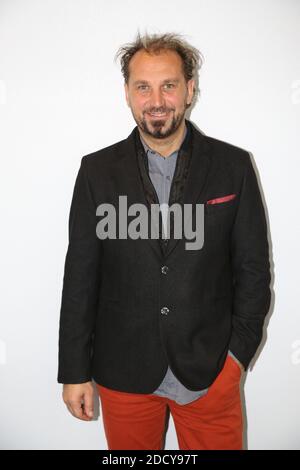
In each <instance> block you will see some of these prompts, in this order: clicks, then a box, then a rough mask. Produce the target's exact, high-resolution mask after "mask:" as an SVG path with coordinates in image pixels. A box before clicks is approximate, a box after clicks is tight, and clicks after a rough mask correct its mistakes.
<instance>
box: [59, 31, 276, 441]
mask: <svg viewBox="0 0 300 470" xmlns="http://www.w3.org/2000/svg"><path fill="white" fill-rule="evenodd" d="M119 53H120V54H121V64H122V72H123V75H124V80H125V85H124V86H125V95H126V101H127V104H128V106H129V107H130V109H131V112H132V115H133V117H134V120H135V122H136V124H137V126H136V127H135V128H134V129H133V131H132V133H131V134H130V135H129V136H128V137H127V138H126V139H124V140H122V141H120V142H117V143H116V144H113V145H111V146H109V147H106V148H104V149H101V150H99V151H97V152H94V153H92V154H89V155H86V156H84V157H83V158H82V160H81V166H80V169H79V172H78V175H77V179H76V183H75V188H74V193H73V198H72V204H71V209H70V218H69V246H68V251H67V255H66V260H65V273H64V283H63V292H62V305H61V318H60V332H59V371H58V382H59V383H63V384H64V386H63V400H64V402H65V403H66V405H67V407H68V409H69V411H70V412H71V413H72V414H73V415H74V416H75V417H77V418H80V419H82V420H90V419H91V417H92V416H93V386H92V379H94V380H95V382H96V386H97V391H98V393H99V397H100V401H101V406H102V415H103V423H104V429H105V434H106V438H107V442H108V447H109V449H148V450H150V449H161V448H162V446H163V437H164V436H163V432H164V427H165V416H166V407H167V406H168V407H169V409H170V412H171V413H172V416H173V419H174V424H175V428H176V432H177V437H178V443H179V448H180V449H242V446H243V442H242V441H243V418H242V407H241V398H240V380H241V377H242V374H243V373H244V372H245V371H246V370H247V368H248V365H249V363H250V361H251V359H252V358H253V356H254V354H255V352H256V350H257V348H258V346H259V344H260V341H261V338H262V331H263V324H264V319H265V316H266V314H267V312H268V309H269V305H270V287H269V284H270V279H271V277H270V265H269V253H268V241H267V226H266V219H265V214H264V209H263V205H262V200H261V196H260V192H259V188H258V184H257V179H256V176H255V173H254V170H253V166H252V163H251V160H250V156H249V154H248V153H247V152H246V151H244V150H242V149H240V148H238V147H235V146H233V145H230V144H228V143H225V142H222V141H220V140H217V139H214V138H212V137H208V136H204V135H202V134H201V133H200V132H199V131H198V130H197V129H196V127H195V126H193V125H192V123H191V122H190V121H189V120H188V119H186V118H185V113H186V110H187V108H188V107H190V106H191V104H192V101H193V99H195V95H196V86H195V70H196V66H197V65H199V63H200V60H201V58H200V54H199V53H198V51H197V50H196V49H195V48H193V47H192V46H190V45H189V44H188V43H186V42H185V41H183V40H182V39H181V38H180V37H179V36H178V35H175V34H164V35H153V36H148V35H145V36H144V37H140V35H138V36H137V39H136V40H135V42H134V43H132V44H129V45H127V46H126V47H123V48H121V49H120V51H119ZM120 195H123V196H126V197H127V200H126V202H127V207H131V208H135V207H136V206H134V204H140V205H143V206H145V207H146V208H147V209H148V210H149V212H148V214H150V215H149V216H148V218H147V221H149V223H151V222H152V223H153V221H154V217H153V213H152V212H151V211H150V209H151V208H152V206H153V207H154V206H155V205H156V206H157V205H160V204H161V208H162V207H163V204H165V203H168V205H169V207H170V209H171V206H172V205H173V204H174V205H176V204H177V205H178V206H179V207H180V208H182V209H183V211H184V209H185V207H186V206H188V205H190V206H192V212H191V214H192V216H191V220H190V221H191V222H192V224H193V226H194V225H195V224H196V226H197V210H196V206H197V205H198V206H200V205H203V206H202V207H204V224H203V227H202V228H203V234H204V238H203V244H202V246H201V247H200V249H199V248H197V249H187V238H188V237H187V236H186V233H182V236H181V238H179V237H176V236H175V231H176V230H177V228H178V227H177V225H178V220H179V219H178V218H177V219H176V217H175V216H173V217H170V218H169V219H168V217H169V214H168V213H167V212H166V211H163V210H161V211H160V214H159V217H160V218H159V225H158V227H159V229H158V231H159V233H158V238H155V237H149V236H148V237H142V236H141V237H129V236H128V233H129V230H128V233H127V236H124V233H123V236H116V234H117V235H118V234H120V231H119V230H118V231H117V230H113V236H111V237H107V238H105V236H103V233H101V230H100V229H99V227H102V228H103V226H102V225H101V222H100V220H102V222H103V219H99V216H100V215H104V214H103V209H102V208H103V206H102V205H103V204H104V205H105V204H106V205H105V208H106V209H107V210H109V208H108V205H111V206H113V207H114V208H115V209H116V210H118V217H117V221H118V222H117V225H118V229H120V226H121V225H122V220H124V217H125V214H124V211H123V213H122V214H121V209H122V208H121V206H120V205H119V206H118V204H119V201H120V199H119V196H120ZM123 209H124V207H123ZM170 212H171V211H170ZM129 213H130V214H131V216H132V215H133V212H132V211H131V212H130V211H128V214H127V213H126V216H127V215H129ZM122 217H123V219H122ZM141 220H142V223H143V222H145V220H146V219H145V218H144V219H141ZM99 222H100V225H99V224H98V223H99ZM115 223H116V222H115ZM130 223H132V220H131V221H130ZM127 224H128V225H129V222H127ZM113 227H114V229H116V226H115V225H114V224H113ZM156 227H157V225H156ZM131 228H132V227H131ZM168 228H169V229H170V230H169V232H168ZM102 232H103V231H102ZM151 233H152V232H151ZM148 234H149V232H148ZM163 234H164V235H163ZM166 234H167V236H165V235H166Z"/></svg>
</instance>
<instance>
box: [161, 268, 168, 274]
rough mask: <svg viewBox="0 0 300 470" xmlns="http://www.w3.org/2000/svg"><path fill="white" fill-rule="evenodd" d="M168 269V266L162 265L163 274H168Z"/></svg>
mask: <svg viewBox="0 0 300 470" xmlns="http://www.w3.org/2000/svg"><path fill="white" fill-rule="evenodd" d="M168 270H169V268H168V266H162V267H161V272H162V273H163V274H167V272H168Z"/></svg>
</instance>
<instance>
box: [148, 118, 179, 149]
mask: <svg viewBox="0 0 300 470" xmlns="http://www.w3.org/2000/svg"><path fill="white" fill-rule="evenodd" d="M184 131H185V119H183V121H182V123H181V124H180V126H179V127H178V129H177V130H176V132H174V134H172V135H170V136H169V137H166V138H165V139H156V138H155V137H152V136H151V135H148V134H145V132H143V131H142V130H141V129H140V128H139V132H140V134H141V136H142V138H143V140H144V141H145V142H146V144H147V145H148V146H149V147H150V148H151V149H152V150H155V151H156V152H158V153H159V154H160V155H162V156H163V157H168V156H169V155H171V154H172V153H173V152H175V150H178V149H179V147H180V145H181V144H182V141H183V136H184Z"/></svg>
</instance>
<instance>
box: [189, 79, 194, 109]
mask: <svg viewBox="0 0 300 470" xmlns="http://www.w3.org/2000/svg"><path fill="white" fill-rule="evenodd" d="M194 86H195V80H194V79H193V78H191V79H190V80H189V81H188V82H187V88H188V98H187V103H188V104H191V102H192V100H193V96H194Z"/></svg>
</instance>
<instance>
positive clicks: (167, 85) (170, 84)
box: [165, 83, 174, 87]
mask: <svg viewBox="0 0 300 470" xmlns="http://www.w3.org/2000/svg"><path fill="white" fill-rule="evenodd" d="M165 86H166V87H169V86H170V87H174V84H173V83H166V85H165Z"/></svg>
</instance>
